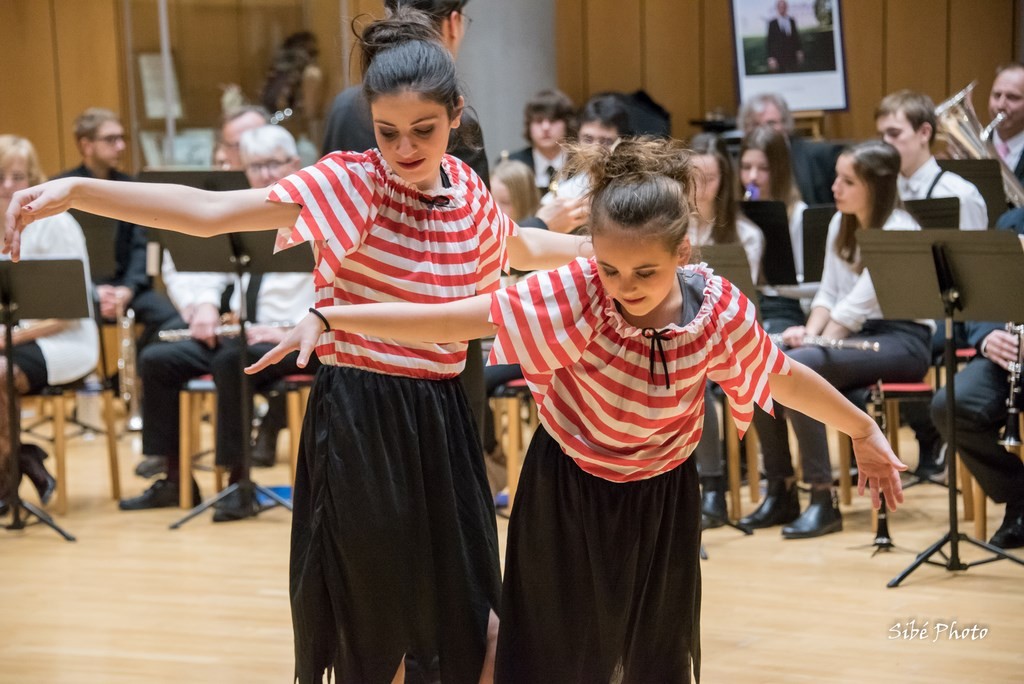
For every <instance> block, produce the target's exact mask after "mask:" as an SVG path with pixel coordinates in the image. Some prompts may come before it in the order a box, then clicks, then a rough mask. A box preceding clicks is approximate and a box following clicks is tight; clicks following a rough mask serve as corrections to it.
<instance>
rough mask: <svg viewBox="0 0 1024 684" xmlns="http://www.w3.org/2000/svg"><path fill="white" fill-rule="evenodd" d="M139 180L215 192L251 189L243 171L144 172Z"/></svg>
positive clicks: (185, 170) (179, 170)
mask: <svg viewBox="0 0 1024 684" xmlns="http://www.w3.org/2000/svg"><path fill="white" fill-rule="evenodd" d="M139 180H140V181H141V182H143V183H172V184H174V185H187V186H189V187H192V188H199V189H201V190H213V191H217V192H220V191H224V190H248V189H249V188H250V187H251V186H250V185H249V181H248V179H246V177H245V172H244V171H221V170H219V169H203V170H196V169H176V170H146V171H143V172H142V173H140V174H139Z"/></svg>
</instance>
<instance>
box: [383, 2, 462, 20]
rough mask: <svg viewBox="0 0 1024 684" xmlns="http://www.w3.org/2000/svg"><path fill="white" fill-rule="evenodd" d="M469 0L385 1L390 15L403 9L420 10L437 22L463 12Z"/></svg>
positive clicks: (385, 6)
mask: <svg viewBox="0 0 1024 684" xmlns="http://www.w3.org/2000/svg"><path fill="white" fill-rule="evenodd" d="M468 2H469V0H384V9H386V10H387V11H388V12H389V13H394V12H397V11H398V10H399V9H402V8H410V9H415V10H419V11H420V12H423V13H424V14H429V15H430V16H431V17H433V18H434V19H435V21H441V20H442V19H447V18H448V16H450V15H451V13H452V12H461V11H462V8H463V7H465V6H466V4H467V3H468Z"/></svg>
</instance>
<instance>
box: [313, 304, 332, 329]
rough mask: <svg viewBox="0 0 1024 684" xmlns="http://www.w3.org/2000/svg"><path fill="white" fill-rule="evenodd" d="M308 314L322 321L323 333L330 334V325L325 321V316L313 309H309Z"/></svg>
mask: <svg viewBox="0 0 1024 684" xmlns="http://www.w3.org/2000/svg"><path fill="white" fill-rule="evenodd" d="M309 313H311V314H313V315H314V316H316V317H317V318H319V319H320V320H321V321H323V324H324V332H325V333H328V332H331V324H330V323H329V322H328V321H327V316H324V315H323V314H322V313H320V312H319V311H317V310H316V309H314V308H313V307H309Z"/></svg>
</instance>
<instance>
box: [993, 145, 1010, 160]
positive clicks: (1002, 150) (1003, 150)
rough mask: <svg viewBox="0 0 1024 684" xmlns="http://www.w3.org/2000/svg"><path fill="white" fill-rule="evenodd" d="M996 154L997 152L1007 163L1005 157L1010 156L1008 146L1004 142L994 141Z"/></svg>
mask: <svg viewBox="0 0 1024 684" xmlns="http://www.w3.org/2000/svg"><path fill="white" fill-rule="evenodd" d="M996 152H998V153H999V156H1000V157H1002V158H1003V161H1006V162H1008V161H1009V160H1008V159H1007V157H1009V156H1010V146H1009V145H1007V144H1006V141H1005V140H997V141H996Z"/></svg>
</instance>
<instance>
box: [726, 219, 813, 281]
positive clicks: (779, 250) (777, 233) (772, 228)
mask: <svg viewBox="0 0 1024 684" xmlns="http://www.w3.org/2000/svg"><path fill="white" fill-rule="evenodd" d="M740 210H741V211H742V212H743V213H744V214H745V215H746V217H747V218H749V219H750V220H751V221H753V222H754V223H756V224H757V226H758V228H760V229H761V232H762V233H764V257H763V258H762V259H761V269H762V272H763V275H764V280H765V282H766V283H768V284H769V285H796V284H797V277H796V262H795V261H794V260H793V240H792V238H791V237H790V235H789V216H788V215H787V214H786V205H785V203H783V202H776V201H754V202H740ZM805 280H806V278H805Z"/></svg>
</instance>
